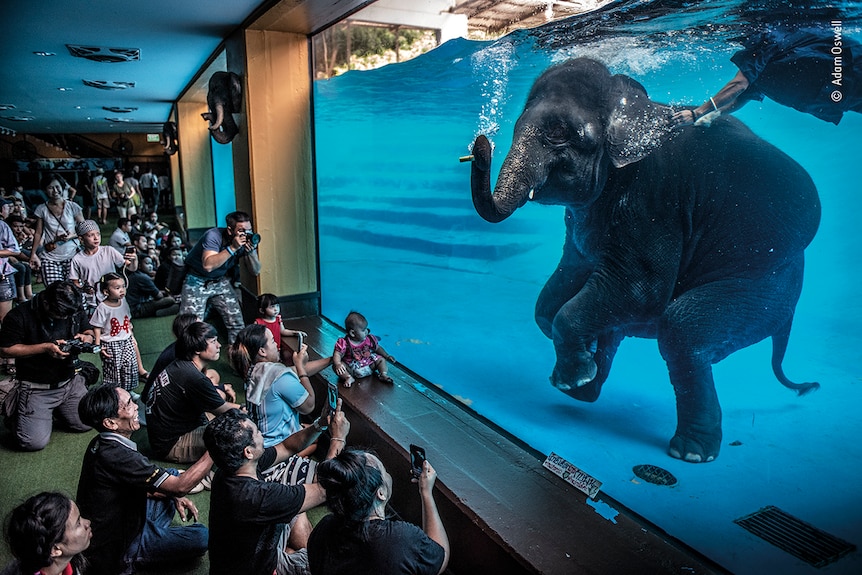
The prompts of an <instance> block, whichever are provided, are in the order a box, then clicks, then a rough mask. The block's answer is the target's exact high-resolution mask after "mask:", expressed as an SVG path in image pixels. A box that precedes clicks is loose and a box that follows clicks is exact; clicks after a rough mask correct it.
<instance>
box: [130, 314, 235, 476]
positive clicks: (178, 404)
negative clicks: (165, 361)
mask: <svg viewBox="0 0 862 575" xmlns="http://www.w3.org/2000/svg"><path fill="white" fill-rule="evenodd" d="M220 353H221V344H220V343H219V341H218V333H217V332H216V330H215V328H213V327H212V326H211V325H209V324H207V323H203V322H200V321H199V322H195V323H193V324H192V325H190V326H189V327H188V328H186V330H185V331H184V332H183V333H181V334H180V338H179V339H178V340H177V359H176V360H174V362H173V363H171V364H170V365H168V367H166V368H165V369H164V370H163V371H162V372H161V373H159V374H158V375H156V377H155V380H154V381H153V385H152V387H151V388H150V390H149V397H147V414H146V417H147V435H148V436H149V438H150V448H151V449H152V451H153V455H154V456H155V457H158V458H159V459H165V460H167V461H172V462H177V463H190V462H192V461H197V459H198V458H200V457H201V455H203V453H204V451H206V448H205V447H204V442H203V430H204V428H205V427H206V423H207V418H206V414H207V413H211V414H213V415H218V414H220V413H224V412H225V411H227V410H229V409H232V408H235V407H236V408H238V407H239V405H237V404H236V403H231V402H227V401H225V400H224V399H222V397H221V396H220V395H219V394H218V391H217V390H216V388H215V386H214V385H213V382H212V381H211V380H210V379H209V378H208V377H207V376H206V374H205V373H204V371H205V370H206V368H207V366H208V365H209V363H210V362H213V361H216V360H218V358H219V355H220Z"/></svg>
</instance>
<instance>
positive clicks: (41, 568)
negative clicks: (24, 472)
mask: <svg viewBox="0 0 862 575" xmlns="http://www.w3.org/2000/svg"><path fill="white" fill-rule="evenodd" d="M92 536H93V532H92V531H91V530H90V522H89V521H88V520H87V519H84V518H83V517H81V512H80V511H79V510H78V506H77V505H76V504H75V502H74V501H72V500H71V499H69V498H68V497H66V496H65V495H63V494H61V493H47V492H43V493H39V494H38V495H34V496H33V497H31V498H29V499H28V500H27V501H25V502H24V503H22V504H21V505H19V506H18V507H16V508H15V509H13V510H12V513H11V514H10V516H9V521H8V523H7V525H6V540H7V541H8V543H9V548H10V550H11V551H12V554H13V555H14V556H15V561H13V562H12V563H11V564H9V565H7V566H6V568H5V569H3V575H33V574H35V573H39V574H53V573H62V574H63V575H81V574H82V573H83V568H84V566H85V565H86V560H85V559H84V557H83V556H82V555H81V553H82V552H83V551H85V550H86V549H87V547H89V546H90V538H91V537H92Z"/></svg>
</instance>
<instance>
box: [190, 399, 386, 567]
mask: <svg viewBox="0 0 862 575" xmlns="http://www.w3.org/2000/svg"><path fill="white" fill-rule="evenodd" d="M324 409H328V405H327V407H326V408H324ZM321 422H323V423H321ZM325 424H328V425H329V426H330V433H331V434H332V441H331V442H330V448H329V452H328V454H327V458H331V457H335V455H336V454H338V452H339V451H340V450H341V449H343V448H344V443H345V441H346V439H347V434H348V432H349V431H350V423H349V422H348V421H347V419H346V418H345V417H344V413H342V411H341V400H339V401H338V407H337V408H336V410H335V412H334V413H332V414H330V415H328V416H327V417H326V418H325V419H324V418H318V419H317V421H315V425H313V426H311V427H307V428H305V429H303V430H302V431H300V432H298V433H296V434H294V435H291V436H290V437H288V438H287V439H285V440H284V441H283V442H281V443H278V444H276V445H275V446H273V447H267V448H264V447H263V437H262V436H261V434H260V430H258V428H257V426H256V425H255V424H254V422H253V421H251V420H250V419H249V418H248V416H247V415H246V414H244V413H242V412H241V411H239V410H238V409H232V410H230V411H227V412H225V413H223V414H221V415H220V416H219V417H217V418H216V419H214V420H213V421H212V422H211V423H210V425H209V426H208V427H207V429H206V431H205V432H204V441H205V442H206V446H207V449H208V450H209V453H210V454H211V455H212V458H213V461H215V462H216V465H217V466H218V470H217V471H216V473H215V478H214V479H213V484H212V494H211V496H210V540H209V549H210V574H211V575H221V574H224V575H235V574H236V573H259V574H267V575H269V574H279V575H284V574H306V573H308V572H309V571H308V563H307V557H306V551H305V549H304V548H301V549H297V548H296V547H289V546H288V543H289V538H290V528H289V524H290V523H291V522H292V521H293V519H294V518H295V517H296V516H297V514H299V513H302V512H304V511H307V510H308V509H311V508H312V507H316V506H317V505H320V504H321V503H323V501H324V499H325V496H324V493H323V489H322V488H321V487H320V486H319V485H318V484H316V483H304V484H301V485H283V484H281V483H277V482H268V481H264V480H263V479H262V477H261V474H260V470H261V469H266V468H268V467H272V466H273V465H275V464H277V463H280V462H282V461H286V460H287V459H288V458H290V456H291V455H293V454H295V453H298V452H299V451H301V450H303V449H304V448H305V447H306V446H308V445H310V444H311V443H312V442H313V441H315V440H316V439H317V438H318V436H319V435H320V433H321V432H322V431H323V430H324V429H326V425H325ZM290 544H291V545H296V543H294V542H293V541H291V542H290ZM291 551H294V552H292V553H291ZM380 573H382V571H381V572H380Z"/></svg>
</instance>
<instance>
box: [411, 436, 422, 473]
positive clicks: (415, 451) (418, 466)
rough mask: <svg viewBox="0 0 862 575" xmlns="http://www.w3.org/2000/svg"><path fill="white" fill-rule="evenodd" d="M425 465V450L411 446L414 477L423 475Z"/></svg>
mask: <svg viewBox="0 0 862 575" xmlns="http://www.w3.org/2000/svg"><path fill="white" fill-rule="evenodd" d="M424 463H425V448H423V447H419V446H418V445H413V444H412V443H411V444H410V467H411V471H412V473H413V477H419V476H420V475H422V465H423V464H424Z"/></svg>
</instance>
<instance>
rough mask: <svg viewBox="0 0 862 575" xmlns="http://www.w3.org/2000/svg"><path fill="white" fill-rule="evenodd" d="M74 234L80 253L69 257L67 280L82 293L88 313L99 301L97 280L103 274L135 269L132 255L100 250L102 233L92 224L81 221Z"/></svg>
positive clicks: (104, 248)
mask: <svg viewBox="0 0 862 575" xmlns="http://www.w3.org/2000/svg"><path fill="white" fill-rule="evenodd" d="M75 232H76V233H77V234H78V237H79V238H80V240H81V246H82V247H83V249H82V250H81V251H80V252H78V253H76V254H75V255H74V256H72V261H71V264H70V266H69V279H70V280H72V281H74V282H75V285H77V286H78V287H79V288H81V289H82V290H83V291H84V294H85V297H86V301H85V306H86V307H87V312H88V313H92V310H93V309H95V308H96V306H97V305H98V303H99V301H98V300H101V299H102V298H101V297H98V296H97V294H96V288H97V285H96V284H98V283H99V280H100V279H101V278H103V277H105V274H108V273H111V272H115V271H117V269H118V268H121V267H123V266H128V268H129V269H130V270H136V269H137V268H138V262H137V260H136V259H135V256H134V254H126V255H124V254H121V253H120V252H118V251H117V250H115V249H113V248H111V247H102V232H101V231H100V230H99V224H97V223H96V222H94V221H93V220H84V221H83V222H79V223H78V224H77V225H76V226H75Z"/></svg>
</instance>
